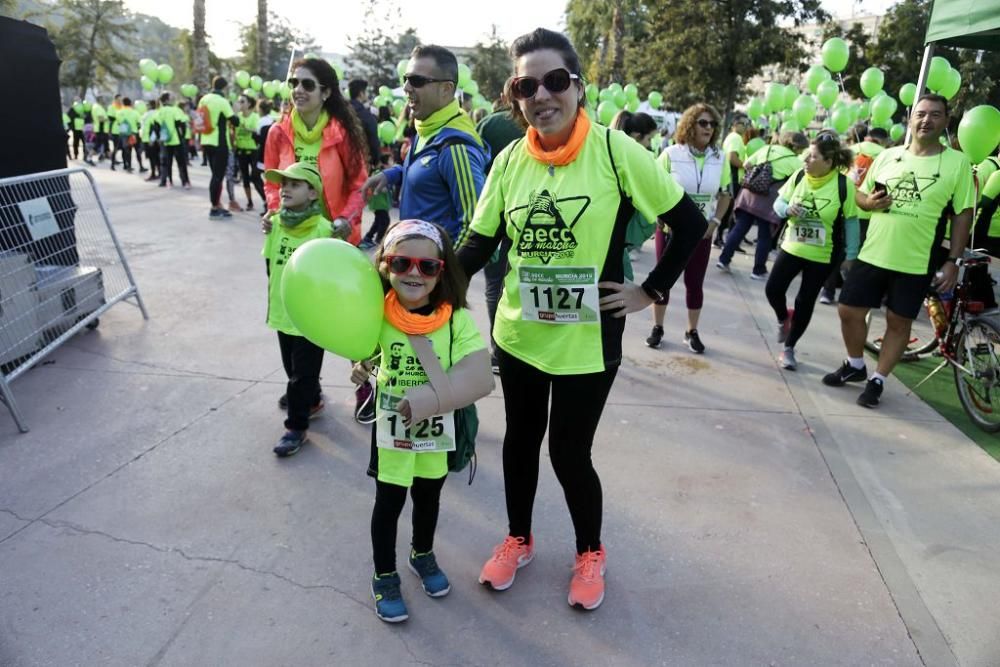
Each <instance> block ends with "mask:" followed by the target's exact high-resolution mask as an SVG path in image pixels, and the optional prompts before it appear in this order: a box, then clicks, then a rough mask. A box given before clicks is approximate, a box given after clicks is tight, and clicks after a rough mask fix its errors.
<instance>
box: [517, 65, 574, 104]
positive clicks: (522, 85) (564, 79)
mask: <svg viewBox="0 0 1000 667" xmlns="http://www.w3.org/2000/svg"><path fill="white" fill-rule="evenodd" d="M579 78H580V77H578V76H577V75H576V74H570V73H569V70H567V69H563V68H559V69H554V70H552V71H551V72H546V73H545V75H544V76H543V77H542V78H541V80H538V79H536V78H535V77H533V76H518V77H515V78H513V79H511V81H510V92H511V94H512V95H513V96H514V97H515V98H517V99H519V100H530V99H531V98H532V97H534V96H535V94H536V93H537V92H538V86H539V85H542V86H545V90H547V91H549V92H550V93H561V92H563V91H564V90H566V89H567V88H569V86H570V84H571V83H572V82H573V81H576V80H579Z"/></svg>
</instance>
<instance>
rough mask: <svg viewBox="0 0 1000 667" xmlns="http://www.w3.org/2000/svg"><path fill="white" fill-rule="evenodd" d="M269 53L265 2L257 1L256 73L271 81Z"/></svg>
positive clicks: (272, 74)
mask: <svg viewBox="0 0 1000 667" xmlns="http://www.w3.org/2000/svg"><path fill="white" fill-rule="evenodd" d="M270 63H271V53H270V49H269V48H268V34H267V0H257V73H258V74H260V75H261V76H262V77H264V78H265V79H272V78H273V77H274V73H273V72H272V71H271V64H270Z"/></svg>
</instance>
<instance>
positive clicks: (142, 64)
mask: <svg viewBox="0 0 1000 667" xmlns="http://www.w3.org/2000/svg"><path fill="white" fill-rule="evenodd" d="M156 67H157V66H156V61H155V60H150V59H149V58H143V59H142V60H140V61H139V71H140V72H142V73H143V74H144V75H145V76H148V77H149V78H150V79H152V80H153V81H154V82H155V81H156V78H157V74H158V72H157V69H156Z"/></svg>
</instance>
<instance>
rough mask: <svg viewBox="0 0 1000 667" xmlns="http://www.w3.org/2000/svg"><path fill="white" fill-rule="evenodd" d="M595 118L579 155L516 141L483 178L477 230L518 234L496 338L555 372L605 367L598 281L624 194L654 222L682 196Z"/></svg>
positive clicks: (633, 145) (647, 156)
mask: <svg viewBox="0 0 1000 667" xmlns="http://www.w3.org/2000/svg"><path fill="white" fill-rule="evenodd" d="M606 133H607V130H606V128H604V127H601V126H599V125H596V124H595V125H592V126H591V129H590V132H589V133H588V134H587V137H586V138H585V139H584V145H583V147H582V148H581V149H580V152H579V154H578V155H577V157H576V159H575V160H573V161H572V162H570V163H569V164H567V165H565V166H552V167H550V165H548V164H544V163H542V162H539V161H538V160H536V159H535V158H533V157H531V156H530V155H529V154H528V153H527V151H526V150H525V146H524V141H518V142H515V143H513V144H511V145H509V146H508V147H507V148H505V149H504V150H503V151H501V153H500V155H499V156H498V157H497V159H496V160H495V161H494V163H493V169H492V170H491V171H490V174H489V176H488V177H487V179H486V185H485V186H484V188H483V192H482V195H481V196H480V199H479V203H478V204H477V205H476V212H475V216H474V217H473V220H472V224H471V228H472V230H473V231H475V232H476V233H478V234H482V235H484V236H494V235H495V234H496V232H497V230H498V229H499V227H500V225H504V226H505V231H506V235H507V236H508V237H509V238H510V239H512V241H513V243H512V244H511V249H510V251H509V253H508V255H507V259H508V261H509V264H510V270H509V271H508V273H507V275H506V277H505V278H504V292H503V296H502V297H501V299H500V303H499V305H498V307H497V314H496V320H495V324H494V328H493V337H494V339H495V340H496V343H497V345H499V346H500V347H501V348H503V349H504V350H505V351H506V352H508V353H509V354H511V355H513V356H515V357H517V358H518V359H521V360H522V361H524V362H526V363H528V364H531V365H532V366H534V367H536V368H538V369H540V370H542V371H544V372H546V373H552V374H555V375H574V374H580V373H597V372H601V371H603V370H605V363H604V357H603V348H602V336H601V332H602V328H601V327H602V324H601V314H600V311H599V306H598V304H597V300H598V298H599V293H598V288H597V281H598V279H599V278H600V275H601V273H602V270H603V268H604V266H605V263H606V262H610V261H616V262H621V261H622V260H621V256H620V255H619V256H616V257H608V250H609V248H610V245H611V233H612V231H613V230H614V229H615V225H616V224H617V220H616V218H617V216H618V214H619V210H620V207H621V206H622V205H623V203H624V202H623V200H622V198H621V196H620V194H619V190H618V183H619V182H620V183H621V188H622V190H623V191H624V194H625V196H627V197H629V198H630V199H631V201H632V204H633V206H634V207H635V209H636V210H637V211H638V212H639V213H641V214H642V215H643V216H644V217H645V218H646V219H647V220H655V219H656V218H657V217H659V216H660V215H661V214H663V213H665V212H666V211H669V210H670V209H672V208H673V207H674V206H675V205H676V204H677V202H678V201H680V200H681V198H682V197H683V196H684V191H683V190H682V189H681V187H680V186H679V185H678V184H677V182H676V181H675V180H674V179H673V177H672V176H670V174H669V173H667V172H666V171H665V170H664V169H662V168H661V167H658V166H657V165H656V162H655V160H654V158H653V155H652V153H650V152H649V151H648V150H646V149H645V148H643V147H642V146H641V145H639V144H638V143H637V142H636V141H634V140H633V139H631V138H630V137H629V136H627V135H625V134H624V133H622V132H619V131H617V130H612V131H611V132H610V133H609V134H608V135H607V136H608V139H609V140H610V144H611V153H612V154H613V156H614V160H615V164H616V165H617V172H618V175H617V178H618V181H617V182H616V176H615V170H614V168H613V167H612V164H611V160H610V159H609V156H608V142H607V141H606V140H605V134H606Z"/></svg>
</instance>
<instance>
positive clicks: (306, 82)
mask: <svg viewBox="0 0 1000 667" xmlns="http://www.w3.org/2000/svg"><path fill="white" fill-rule="evenodd" d="M299 84H302V90H304V91H306V92H307V93H311V92H312V91H314V90H316V86H319V82H318V81H316V79H296V78H295V77H294V76H293V77H292V78H291V79H289V80H288V85H289V86H291V88H292V90H295V89H296V88H298V87H299ZM320 87H321V88H322V86H320Z"/></svg>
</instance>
